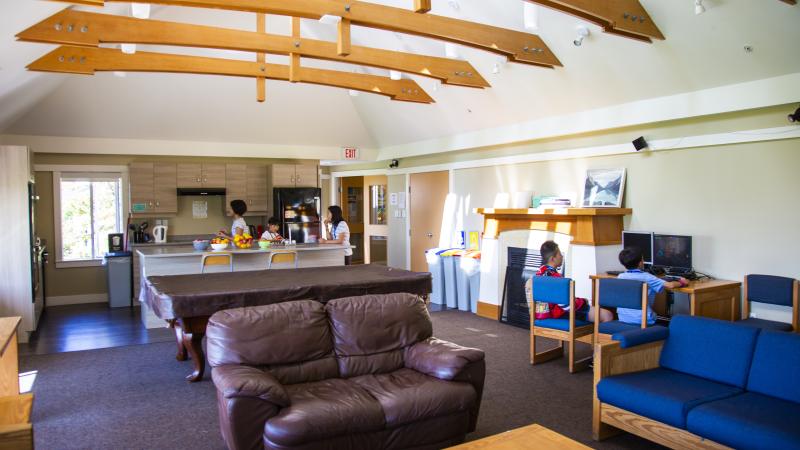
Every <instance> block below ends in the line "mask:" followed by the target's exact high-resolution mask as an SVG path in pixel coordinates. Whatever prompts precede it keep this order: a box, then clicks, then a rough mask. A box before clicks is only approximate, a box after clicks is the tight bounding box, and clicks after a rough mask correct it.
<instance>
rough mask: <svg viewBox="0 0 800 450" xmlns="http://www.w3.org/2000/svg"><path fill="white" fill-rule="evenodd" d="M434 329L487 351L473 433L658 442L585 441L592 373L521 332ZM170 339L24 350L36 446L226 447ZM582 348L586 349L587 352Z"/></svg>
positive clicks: (491, 326) (440, 324)
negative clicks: (537, 428)
mask: <svg viewBox="0 0 800 450" xmlns="http://www.w3.org/2000/svg"><path fill="white" fill-rule="evenodd" d="M432 317H433V320H434V334H435V335H436V336H437V337H439V338H442V339H446V340H450V341H453V342H456V343H458V344H461V345H465V346H471V347H477V348H481V349H483V350H484V351H485V352H486V360H487V364H486V366H487V376H486V387H485V391H484V396H483V404H482V407H481V413H480V419H479V422H478V429H477V430H476V432H475V433H472V434H471V435H470V436H469V437H468V439H470V440H471V439H477V438H480V437H483V436H487V435H491V434H495V433H498V432H501V431H505V430H509V429H512V428H516V427H520V426H524V425H528V424H531V423H539V424H541V425H544V426H546V427H548V428H551V429H553V430H555V431H558V432H559V433H562V434H564V435H566V436H568V437H570V438H572V439H575V440H577V441H580V442H583V443H585V444H587V445H589V446H592V447H596V448H602V449H617V448H620V449H622V448H625V449H630V448H654V447H656V446H655V445H654V444H652V443H650V442H648V441H644V440H641V439H639V438H636V437H635V436H631V435H627V434H623V435H621V436H618V437H615V438H612V439H609V440H607V441H604V442H602V443H596V442H594V441H592V440H591V417H592V411H591V406H592V403H591V397H592V374H591V372H590V371H585V372H582V373H579V374H574V375H570V374H569V373H568V372H567V367H566V362H565V360H563V359H562V360H557V361H553V362H549V363H545V364H542V365H537V366H536V367H532V366H530V364H529V363H528V337H527V333H526V331H525V330H522V329H518V328H514V327H510V326H507V325H503V324H500V323H498V322H495V321H491V320H486V319H482V318H479V317H477V316H475V315H473V314H469V313H463V312H458V311H443V312H435V313H433V314H432ZM174 348H175V346H174V343H171V342H166V343H154V344H144V345H132V346H127V347H117V348H110V349H101V350H89V351H77V352H68V353H57V354H50V355H29V356H23V357H21V361H20V372H24V371H30V370H37V371H38V376H37V378H36V383H35V385H34V394H35V402H34V410H33V423H34V435H35V441H36V442H35V444H36V448H38V449H73V448H93V449H94V448H98V449H99V448H102V449H111V448H113V449H123V448H131V449H133V448H135V449H166V448H173V449H223V448H224V444H223V442H222V439H221V437H220V435H219V428H218V423H217V410H216V402H215V391H214V385H213V384H212V383H211V381H210V374H208V373H207V374H206V379H207V381H203V382H201V383H193V384H190V383H187V382H185V381H183V376H184V375H186V374H187V373H188V372H189V371H190V370H189V368H190V363H189V362H183V363H179V362H177V361H175V360H174V358H173V356H174ZM588 351H589V349H588V347H586V348H585V349H584V350H583V352H584V353H586V352H588Z"/></svg>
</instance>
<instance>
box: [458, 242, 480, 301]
mask: <svg viewBox="0 0 800 450" xmlns="http://www.w3.org/2000/svg"><path fill="white" fill-rule="evenodd" d="M459 266H460V268H461V270H460V272H459V284H458V294H459V300H458V309H460V310H462V311H472V312H473V313H475V312H478V295H479V294H480V286H481V252H479V251H469V252H466V253H465V254H464V255H463V256H462V257H461V263H460V264H459ZM462 292H463V299H462Z"/></svg>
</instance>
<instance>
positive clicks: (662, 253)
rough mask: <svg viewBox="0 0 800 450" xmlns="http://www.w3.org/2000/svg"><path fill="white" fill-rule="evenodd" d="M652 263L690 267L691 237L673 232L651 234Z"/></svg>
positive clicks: (664, 265) (676, 267) (675, 267)
mask: <svg viewBox="0 0 800 450" xmlns="http://www.w3.org/2000/svg"><path fill="white" fill-rule="evenodd" d="M653 265H654V266H660V267H669V268H673V269H684V270H686V271H689V270H691V269H692V237H691V236H677V235H673V234H656V235H654V236H653Z"/></svg>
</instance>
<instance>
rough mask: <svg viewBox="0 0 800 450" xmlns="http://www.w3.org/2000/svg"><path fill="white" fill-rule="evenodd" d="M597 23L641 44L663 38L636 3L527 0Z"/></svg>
mask: <svg viewBox="0 0 800 450" xmlns="http://www.w3.org/2000/svg"><path fill="white" fill-rule="evenodd" d="M527 1H529V2H531V3H535V4H538V5H542V6H546V7H548V8H552V9H555V10H557V11H561V12H563V13H567V14H570V15H573V16H576V17H580V18H581V19H584V20H586V21H589V22H592V23H594V24H597V25H599V26H601V27H602V28H603V30H605V31H606V32H607V33H612V34H616V35H619V36H624V37H628V38H631V39H636V40H640V41H644V42H652V40H651V39H659V40H663V39H664V35H663V34H661V30H659V29H658V26H656V24H655V22H653V19H652V18H651V17H650V15H649V14H648V13H647V11H646V10H645V9H644V7H643V6H642V5H641V3H639V1H638V0H604V1H598V0H527Z"/></svg>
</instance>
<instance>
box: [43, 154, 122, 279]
mask: <svg viewBox="0 0 800 450" xmlns="http://www.w3.org/2000/svg"><path fill="white" fill-rule="evenodd" d="M36 170H37V171H40V168H39V167H37V168H36ZM49 170H52V173H53V179H52V182H53V229H54V230H53V231H54V238H55V248H54V250H55V266H56V268H57V269H62V268H71V267H97V266H101V265H103V259H102V257H100V258H96V259H83V260H70V261H64V255H63V246H62V242H63V239H62V236H61V177H62V174H84V175H86V176H87V177H89V178H91V177H92V176H93V175H95V176H98V177H102V176H103V175H105V176H106V177H108V176H112V177H117V176H118V177H119V179H120V189H119V196H120V202H119V204H120V209H121V210H120V216H121V223H120V225H121V226H120V228H121V229H122V231H121V232H122V233H125V232H126V231H125V229H126V226H127V225H126V220H125V215H126V213H127V211H128V167H127V166H60V167H53V168H51V169H49Z"/></svg>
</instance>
